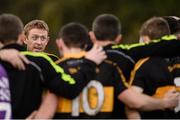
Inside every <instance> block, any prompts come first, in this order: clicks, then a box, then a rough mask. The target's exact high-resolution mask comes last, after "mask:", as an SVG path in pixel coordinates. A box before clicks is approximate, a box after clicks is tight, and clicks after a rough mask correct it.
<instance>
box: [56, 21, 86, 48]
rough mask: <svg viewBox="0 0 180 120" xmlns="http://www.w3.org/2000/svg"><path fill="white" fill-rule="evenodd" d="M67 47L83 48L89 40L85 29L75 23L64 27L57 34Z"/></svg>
mask: <svg viewBox="0 0 180 120" xmlns="http://www.w3.org/2000/svg"><path fill="white" fill-rule="evenodd" d="M58 38H62V39H63V41H64V43H65V44H66V45H67V46H68V47H75V48H84V47H85V45H86V43H87V41H88V40H89V34H88V30H87V28H86V27H85V26H84V25H82V24H80V23H76V22H72V23H69V24H66V25H64V26H63V27H62V28H61V30H60V32H59V33H58Z"/></svg>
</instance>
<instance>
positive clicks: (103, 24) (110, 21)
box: [92, 14, 121, 41]
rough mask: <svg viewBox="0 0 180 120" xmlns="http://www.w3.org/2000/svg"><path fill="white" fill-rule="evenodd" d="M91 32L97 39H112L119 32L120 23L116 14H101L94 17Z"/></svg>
mask: <svg viewBox="0 0 180 120" xmlns="http://www.w3.org/2000/svg"><path fill="white" fill-rule="evenodd" d="M92 32H93V34H94V36H95V37H96V39H97V40H99V41H106V40H110V41H114V40H115V39H116V37H117V36H118V35H120V34H121V24H120V21H119V19H118V18H117V17H116V16H114V15H112V14H101V15H99V16H97V17H96V18H95V19H94V21H93V24H92Z"/></svg>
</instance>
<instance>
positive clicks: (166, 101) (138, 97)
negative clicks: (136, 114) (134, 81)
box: [119, 86, 179, 111]
mask: <svg viewBox="0 0 180 120" xmlns="http://www.w3.org/2000/svg"><path fill="white" fill-rule="evenodd" d="M142 91H143V89H142V88H140V87H136V86H133V87H131V88H129V89H127V90H125V91H123V92H122V93H121V94H120V95H119V99H120V100H121V101H122V102H124V103H125V104H126V105H127V106H128V107H130V108H133V109H138V110H142V111H151V110H163V109H166V108H173V107H175V106H176V105H177V104H178V97H179V94H178V93H177V92H174V91H170V92H169V93H168V94H167V95H165V96H164V98H163V99H158V98H153V97H151V96H148V95H145V94H143V93H142Z"/></svg>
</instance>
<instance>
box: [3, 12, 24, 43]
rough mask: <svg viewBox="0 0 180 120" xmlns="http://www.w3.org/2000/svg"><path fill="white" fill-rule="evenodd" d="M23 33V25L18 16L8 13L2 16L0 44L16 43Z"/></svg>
mask: <svg viewBox="0 0 180 120" xmlns="http://www.w3.org/2000/svg"><path fill="white" fill-rule="evenodd" d="M22 32H23V23H22V21H21V19H20V18H19V17H18V16H16V15H13V14H7V13H6V14H1V15H0V42H2V43H3V44H7V43H9V42H16V41H17V40H18V39H19V37H20V35H21V34H22Z"/></svg>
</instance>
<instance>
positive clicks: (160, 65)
mask: <svg viewBox="0 0 180 120" xmlns="http://www.w3.org/2000/svg"><path fill="white" fill-rule="evenodd" d="M179 33H180V18H178V17H174V16H164V17H152V18H150V19H149V20H147V21H146V22H145V23H144V24H143V25H142V27H141V29H140V40H139V41H140V43H135V44H121V43H120V41H121V39H122V35H121V24H120V21H119V19H118V18H117V17H116V16H115V15H112V14H101V15H99V16H97V17H96V18H95V19H94V21H93V23H92V30H90V31H89V30H88V29H87V28H86V27H85V26H84V25H82V24H81V23H77V22H71V23H68V24H66V25H64V26H63V27H62V28H61V29H60V31H59V33H58V35H57V39H56V44H57V48H58V50H59V55H57V56H56V55H52V54H48V53H45V52H44V51H45V48H46V45H47V44H48V42H49V40H50V38H49V28H48V25H47V24H46V23H45V22H44V21H43V20H32V21H30V22H29V23H27V24H26V25H25V27H23V23H22V21H21V20H20V19H19V18H18V17H17V16H15V15H12V14H1V15H0V42H1V44H2V45H1V46H2V48H1V50H0V58H1V61H0V62H1V66H0V68H1V69H2V71H3V72H1V71H0V72H1V74H0V77H1V79H0V81H1V82H0V104H1V106H0V118H11V117H12V118H28V119H37V118H41V119H42V118H43V119H45V118H57V119H60V118H123V119H125V118H129V119H130V118H134V119H140V118H180V113H179V110H180V107H179V106H178V102H179V93H178V90H179V89H178V86H180V77H179V76H180V69H179V68H180V58H179V56H180V52H179V51H180V40H179ZM24 45H25V46H24ZM13 52H14V54H13ZM12 54H13V56H12ZM1 69H0V70H1ZM4 78H6V79H4Z"/></svg>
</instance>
